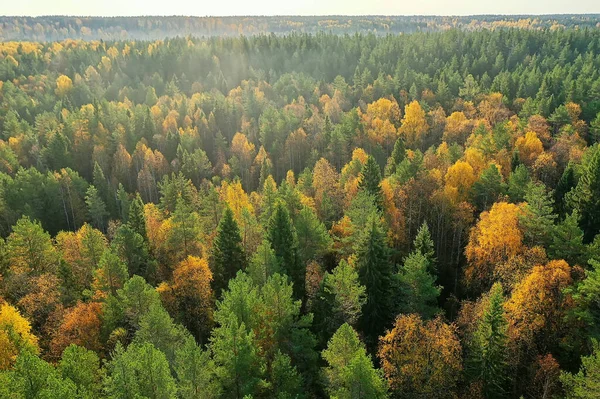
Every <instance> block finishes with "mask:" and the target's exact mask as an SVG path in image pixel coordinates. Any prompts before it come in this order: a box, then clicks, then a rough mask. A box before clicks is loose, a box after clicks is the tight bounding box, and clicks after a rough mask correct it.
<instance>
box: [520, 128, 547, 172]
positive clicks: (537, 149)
mask: <svg viewBox="0 0 600 399" xmlns="http://www.w3.org/2000/svg"><path fill="white" fill-rule="evenodd" d="M515 148H516V149H517V150H518V151H519V158H520V159H521V161H522V162H523V163H524V164H526V165H529V166H531V165H533V163H534V162H535V160H536V159H537V157H538V156H539V155H540V154H541V153H542V152H544V145H543V144H542V141H541V140H540V139H539V138H538V136H537V134H535V133H534V132H527V133H526V134H525V137H519V138H518V139H517V142H516V143H515Z"/></svg>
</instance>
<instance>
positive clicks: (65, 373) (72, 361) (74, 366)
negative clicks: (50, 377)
mask: <svg viewBox="0 0 600 399" xmlns="http://www.w3.org/2000/svg"><path fill="white" fill-rule="evenodd" d="M58 370H59V371H60V373H61V375H62V377H63V378H64V379H65V380H70V381H72V382H73V383H74V384H75V386H76V387H77V397H78V398H81V399H94V398H100V397H101V396H100V393H101V390H102V380H101V377H102V374H101V372H100V359H99V358H98V355H96V353H94V352H93V351H90V350H87V349H85V348H83V347H81V346H77V345H73V344H71V345H69V346H68V347H67V348H66V349H65V350H64V351H63V353H62V357H61V359H60V362H59V364H58Z"/></svg>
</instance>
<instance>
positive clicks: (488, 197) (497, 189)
mask: <svg viewBox="0 0 600 399" xmlns="http://www.w3.org/2000/svg"><path fill="white" fill-rule="evenodd" d="M503 192H504V184H503V183H502V175H500V172H499V171H498V167H497V166H496V165H494V164H491V165H490V166H489V167H488V168H486V169H485V170H484V171H483V172H482V173H481V176H479V179H478V180H477V181H476V182H475V183H474V184H473V187H471V197H472V198H473V203H474V204H475V206H476V207H477V210H478V211H479V212H482V211H484V210H486V209H487V208H488V207H489V206H490V205H491V204H493V203H494V202H496V200H497V199H498V197H499V196H500V195H501V194H502V193H503Z"/></svg>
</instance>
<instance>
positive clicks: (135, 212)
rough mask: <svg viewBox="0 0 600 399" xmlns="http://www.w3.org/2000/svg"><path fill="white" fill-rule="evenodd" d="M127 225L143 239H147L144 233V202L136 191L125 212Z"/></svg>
mask: <svg viewBox="0 0 600 399" xmlns="http://www.w3.org/2000/svg"><path fill="white" fill-rule="evenodd" d="M127 215H128V216H127V225H128V226H129V227H130V228H131V229H132V230H133V231H135V232H136V233H138V234H139V235H140V236H142V238H143V239H144V240H145V241H148V234H147V233H146V216H145V215H144V202H143V201H142V197H140V194H139V193H137V194H136V196H135V198H134V199H133V201H131V204H130V205H129V210H128V213H127Z"/></svg>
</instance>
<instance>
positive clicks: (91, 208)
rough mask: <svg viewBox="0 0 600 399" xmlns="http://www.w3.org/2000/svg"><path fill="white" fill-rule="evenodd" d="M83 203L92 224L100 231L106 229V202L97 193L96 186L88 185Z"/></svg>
mask: <svg viewBox="0 0 600 399" xmlns="http://www.w3.org/2000/svg"><path fill="white" fill-rule="evenodd" d="M85 203H86V204H87V208H88V215H89V217H90V220H91V221H92V225H93V226H94V227H95V228H97V229H98V230H100V231H106V218H107V217H108V215H109V214H108V211H107V210H106V204H105V203H104V201H103V200H102V198H101V197H100V194H98V190H97V189H96V187H94V186H92V185H91V186H89V187H88V189H87V191H86V194H85Z"/></svg>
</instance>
